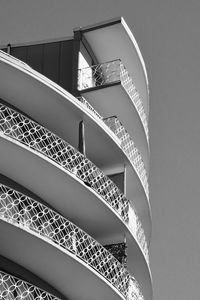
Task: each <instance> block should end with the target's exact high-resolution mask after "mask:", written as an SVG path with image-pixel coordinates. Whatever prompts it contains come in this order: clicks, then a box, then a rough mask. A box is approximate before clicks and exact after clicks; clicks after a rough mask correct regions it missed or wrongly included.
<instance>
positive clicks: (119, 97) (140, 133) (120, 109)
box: [81, 82, 149, 174]
mask: <svg viewBox="0 0 200 300" xmlns="http://www.w3.org/2000/svg"><path fill="white" fill-rule="evenodd" d="M81 93H82V95H83V96H84V97H85V98H86V99H87V101H88V102H89V103H90V104H91V105H92V106H93V107H94V109H95V110H96V111H98V112H99V114H101V115H102V116H103V117H104V118H106V117H110V116H117V118H118V119H119V120H120V121H121V122H122V124H123V125H124V127H125V128H126V130H127V131H128V133H129V134H130V136H131V137H132V139H133V141H134V142H135V144H136V147H137V148H138V150H139V152H140V154H141V156H142V159H143V161H144V164H145V169H146V171H147V174H148V173H149V146H148V142H147V138H146V134H145V131H144V127H143V124H142V122H141V120H140V117H139V115H138V112H137V111H136V109H135V107H134V104H133V103H132V101H131V99H130V98H129V96H128V95H127V93H126V92H125V90H124V88H123V87H122V85H121V84H120V82H119V83H117V84H115V85H105V86H102V87H101V88H98V87H96V88H93V89H88V90H84V91H81Z"/></svg>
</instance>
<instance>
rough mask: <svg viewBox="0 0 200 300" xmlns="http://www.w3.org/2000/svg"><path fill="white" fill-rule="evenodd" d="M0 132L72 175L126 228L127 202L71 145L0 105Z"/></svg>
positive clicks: (127, 220)
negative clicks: (99, 199)
mask: <svg viewBox="0 0 200 300" xmlns="http://www.w3.org/2000/svg"><path fill="white" fill-rule="evenodd" d="M0 131H2V132H3V133H4V134H5V135H7V136H9V137H11V138H14V139H15V140H17V141H19V142H20V143H22V144H25V145H26V146H28V147H29V148H32V149H34V150H36V151H37V152H39V153H41V154H43V155H45V156H46V157H48V158H49V159H51V160H52V161H54V162H56V163H57V164H58V165H60V166H61V167H63V169H65V170H67V171H70V172H72V173H73V174H74V175H76V176H77V177H78V178H79V179H80V180H82V181H83V182H84V183H85V184H86V185H87V186H89V187H91V188H92V189H93V190H94V191H95V192H97V193H98V194H99V195H100V196H101V198H102V199H103V200H104V201H106V202H107V203H108V204H109V205H110V206H111V207H112V208H113V209H114V210H115V211H116V212H117V213H118V214H119V216H120V217H121V218H122V220H123V221H124V222H125V223H127V224H128V222H129V219H128V210H129V201H128V199H126V197H125V196H124V195H123V193H121V192H120V190H119V189H118V187H117V186H116V185H115V184H114V183H113V182H112V180H110V179H109V178H108V177H107V176H105V175H104V174H103V172H102V171H101V170H100V169H98V168H97V167H96V166H95V165H94V164H93V163H92V162H91V161H89V160H88V159H87V158H86V157H85V156H84V155H82V154H81V153H80V152H78V151H77V150H76V149H75V148H73V147H72V146H71V145H70V144H68V143H67V142H65V141H64V140H62V139H60V138H59V137H58V136H56V135H55V134H53V133H51V132H50V131H48V130H47V129H45V128H44V127H42V126H40V125H39V124H37V123H35V122H33V121H32V120H30V119H28V118H27V117H25V116H23V115H22V114H19V113H17V112H16V111H14V110H13V109H11V108H9V107H7V106H5V105H3V104H0Z"/></svg>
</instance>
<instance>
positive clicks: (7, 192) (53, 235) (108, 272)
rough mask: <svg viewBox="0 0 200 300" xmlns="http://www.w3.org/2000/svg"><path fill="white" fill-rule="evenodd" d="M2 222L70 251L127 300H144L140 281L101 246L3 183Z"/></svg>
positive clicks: (65, 221) (47, 209) (51, 211)
mask: <svg viewBox="0 0 200 300" xmlns="http://www.w3.org/2000/svg"><path fill="white" fill-rule="evenodd" d="M0 219H2V220H3V221H6V222H9V223H11V224H12V225H14V226H17V227H20V228H21V229H23V230H25V231H28V232H29V233H30V232H31V231H32V233H33V234H34V235H37V236H38V237H40V236H41V237H42V238H43V239H45V240H46V241H47V242H50V243H51V244H52V243H54V244H56V245H57V247H58V248H60V249H61V250H62V251H63V250H64V252H65V251H69V252H71V253H72V254H74V255H75V256H77V257H78V258H80V259H81V260H83V261H84V262H85V263H86V264H87V265H89V266H90V267H92V268H93V269H94V270H95V271H97V272H98V273H99V274H100V275H101V276H103V277H104V278H105V279H106V280H107V281H108V282H110V283H111V284H112V285H113V286H114V287H115V288H116V289H117V290H118V291H119V292H120V293H121V294H122V295H123V297H124V298H125V299H127V300H135V299H137V300H143V299H144V298H143V296H142V294H141V291H140V287H139V285H138V283H137V281H136V280H135V279H134V278H133V276H131V275H130V274H129V272H128V271H127V270H126V268H125V266H124V265H122V264H120V263H119V261H118V260H117V259H116V258H115V257H114V256H113V255H112V254H111V253H110V252H109V251H107V250H106V249H105V248H104V247H103V246H102V245H101V244H99V243H98V242H97V241H96V240H94V239H93V238H92V237H91V236H89V235H88V234H87V233H86V232H84V231H83V230H81V229H80V228H79V227H77V226H76V225H75V224H73V223H72V222H70V221H68V220H67V219H65V218H64V217H63V216H61V215H60V214H58V213H56V212H55V211H53V210H52V209H50V208H48V207H47V206H45V205H43V204H41V203H39V202H37V201H35V200H33V199H32V198H30V197H27V196H25V195H24V194H22V193H20V192H18V191H16V190H13V189H12V188H10V187H7V186H5V185H3V184H0Z"/></svg>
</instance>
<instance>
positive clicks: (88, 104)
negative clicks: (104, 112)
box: [77, 97, 103, 120]
mask: <svg viewBox="0 0 200 300" xmlns="http://www.w3.org/2000/svg"><path fill="white" fill-rule="evenodd" d="M77 99H78V100H79V101H80V102H81V103H82V104H83V105H84V107H86V108H87V109H88V110H89V112H90V113H92V114H93V115H94V116H95V117H98V118H99V119H100V120H102V119H103V117H102V116H101V115H100V114H99V113H98V112H97V111H96V110H95V109H94V107H93V106H92V105H91V104H90V103H89V102H88V101H87V100H86V99H85V98H84V97H77Z"/></svg>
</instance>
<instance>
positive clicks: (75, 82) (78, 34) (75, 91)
mask: <svg viewBox="0 0 200 300" xmlns="http://www.w3.org/2000/svg"><path fill="white" fill-rule="evenodd" d="M80 42H81V32H80V29H76V30H75V31H74V41H73V58H72V93H73V95H74V96H75V97H77V96H79V92H78V59H79V51H80Z"/></svg>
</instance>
